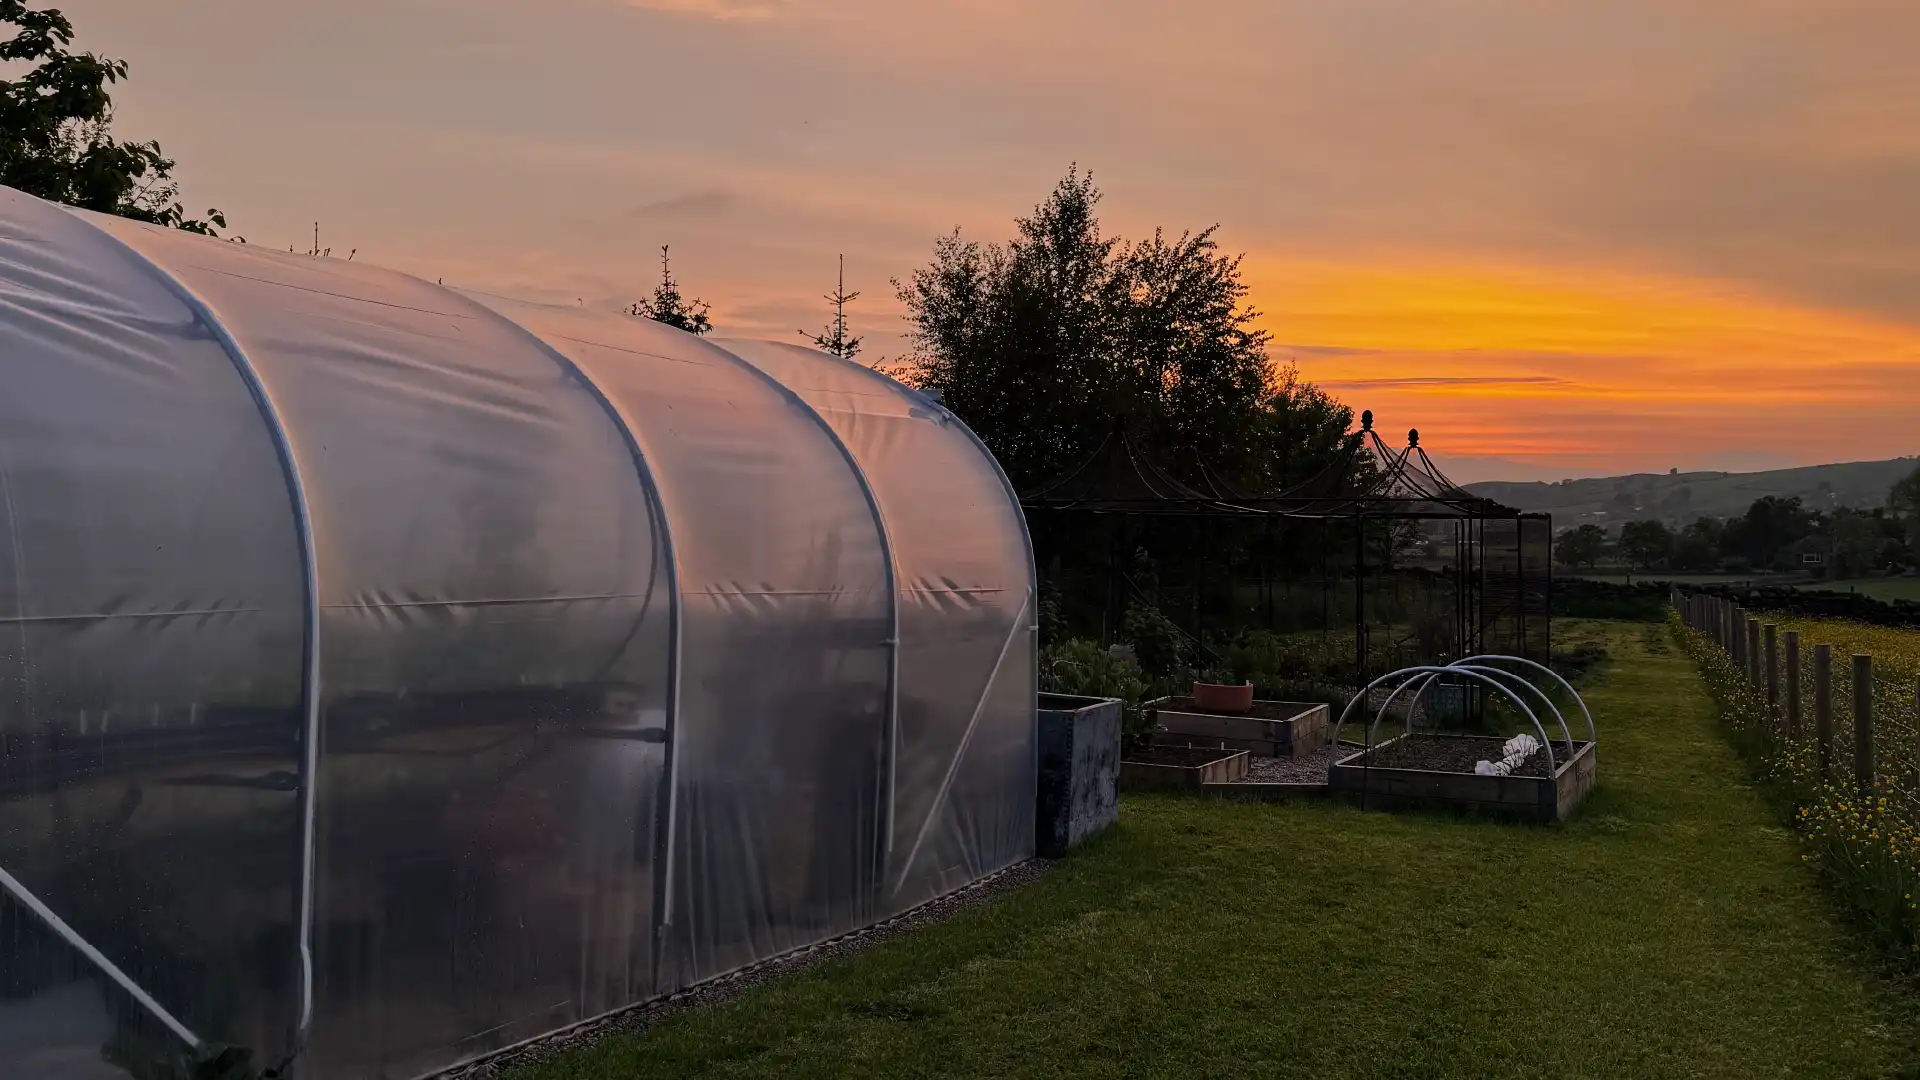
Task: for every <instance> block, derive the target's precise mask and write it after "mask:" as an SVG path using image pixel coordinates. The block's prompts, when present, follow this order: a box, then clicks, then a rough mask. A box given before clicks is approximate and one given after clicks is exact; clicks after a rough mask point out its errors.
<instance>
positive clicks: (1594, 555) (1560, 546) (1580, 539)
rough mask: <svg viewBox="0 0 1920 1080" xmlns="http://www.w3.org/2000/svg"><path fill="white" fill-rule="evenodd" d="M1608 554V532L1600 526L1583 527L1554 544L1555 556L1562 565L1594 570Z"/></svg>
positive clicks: (1565, 535)
mask: <svg viewBox="0 0 1920 1080" xmlns="http://www.w3.org/2000/svg"><path fill="white" fill-rule="evenodd" d="M1606 552H1607V531H1606V530H1605V529H1602V528H1601V527H1600V526H1598V525H1582V526H1580V527H1579V528H1577V529H1574V530H1572V531H1571V532H1568V533H1566V534H1564V535H1563V536H1561V537H1560V539H1558V540H1556V541H1555V542H1554V555H1555V557H1556V558H1558V559H1559V560H1560V563H1561V565H1563V566H1570V567H1586V568H1587V569H1589V570H1590V569H1592V568H1593V566H1594V564H1595V563H1598V562H1599V561H1600V556H1602V555H1604V554H1606Z"/></svg>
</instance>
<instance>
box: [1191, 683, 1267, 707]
mask: <svg viewBox="0 0 1920 1080" xmlns="http://www.w3.org/2000/svg"><path fill="white" fill-rule="evenodd" d="M1193 707H1194V708H1196V709H1200V710H1203V711H1205V712H1224V713H1243V712H1246V711H1247V710H1248V709H1251V708H1253V684H1252V683H1244V684H1242V685H1239V686H1231V685H1224V684H1221V683H1204V682H1197V683H1194V684H1193Z"/></svg>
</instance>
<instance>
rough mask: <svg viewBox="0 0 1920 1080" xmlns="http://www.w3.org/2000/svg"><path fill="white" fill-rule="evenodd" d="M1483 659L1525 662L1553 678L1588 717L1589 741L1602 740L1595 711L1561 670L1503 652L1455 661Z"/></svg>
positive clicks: (1467, 662)
mask: <svg viewBox="0 0 1920 1080" xmlns="http://www.w3.org/2000/svg"><path fill="white" fill-rule="evenodd" d="M1483 660H1501V661H1505V662H1507V663H1511V664H1525V665H1526V666H1528V667H1530V668H1532V669H1534V670H1535V671H1538V672H1540V673H1541V674H1542V675H1545V676H1546V677H1547V678H1549V679H1552V680H1553V681H1554V682H1557V683H1559V684H1560V689H1562V690H1565V691H1566V692H1567V693H1568V694H1570V695H1572V697H1573V703H1574V704H1575V705H1578V706H1580V715H1582V716H1584V717H1586V719H1587V741H1588V742H1590V743H1597V742H1599V741H1600V736H1599V735H1598V734H1597V733H1596V732H1595V731H1594V728H1593V713H1592V712H1590V711H1588V709H1587V699H1586V698H1583V697H1581V696H1580V691H1578V690H1575V689H1574V688H1573V684H1572V683H1570V682H1568V681H1567V680H1566V679H1565V678H1564V677H1563V676H1562V675H1561V674H1560V673H1559V672H1557V671H1555V670H1553V669H1552V668H1550V667H1548V666H1547V665H1545V664H1542V663H1540V662H1539V661H1537V660H1529V659H1527V658H1526V657H1524V656H1507V655H1505V654H1502V653H1481V654H1479V655H1478V656H1467V657H1462V658H1461V659H1459V660H1455V661H1454V663H1455V664H1477V663H1479V662H1481V661H1483ZM1449 666H1451V665H1449Z"/></svg>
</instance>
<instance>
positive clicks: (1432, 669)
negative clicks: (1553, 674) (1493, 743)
mask: <svg viewBox="0 0 1920 1080" xmlns="http://www.w3.org/2000/svg"><path fill="white" fill-rule="evenodd" d="M1445 672H1453V673H1454V674H1458V675H1465V676H1467V677H1468V678H1471V679H1476V680H1478V681H1480V682H1482V683H1485V684H1486V685H1488V686H1491V687H1493V688H1494V689H1495V690H1498V691H1500V692H1501V693H1502V694H1505V695H1506V696H1507V698H1508V700H1510V701H1512V702H1513V703H1514V704H1515V705H1518V706H1519V707H1520V711H1521V712H1522V713H1525V714H1526V717H1527V719H1528V720H1531V721H1532V722H1533V726H1534V729H1535V730H1536V731H1538V732H1539V733H1540V743H1541V747H1542V748H1543V749H1545V750H1546V752H1547V771H1548V772H1549V773H1552V772H1556V771H1558V769H1559V763H1558V762H1556V761H1555V760H1554V756H1553V743H1552V741H1551V740H1550V739H1548V738H1547V729H1546V727H1545V726H1543V725H1542V724H1541V723H1540V718H1539V717H1537V716H1535V715H1534V714H1533V710H1532V709H1531V708H1529V707H1528V706H1527V703H1526V702H1525V701H1524V700H1522V699H1521V697H1520V695H1518V694H1516V693H1514V692H1513V690H1512V689H1511V688H1509V687H1508V686H1507V685H1506V684H1505V683H1502V682H1500V681H1499V680H1498V679H1494V678H1492V677H1490V676H1487V675H1483V674H1481V673H1480V672H1478V671H1473V670H1469V669H1466V668H1452V667H1446V666H1444V665H1439V664H1416V665H1414V666H1413V667H1405V668H1401V669H1399V670H1398V671H1390V672H1388V673H1386V674H1385V675H1382V676H1380V677H1379V678H1377V679H1375V680H1373V681H1372V682H1370V683H1368V684H1367V685H1366V686H1364V687H1361V689H1360V692H1359V693H1357V694H1355V695H1354V696H1353V699H1352V700H1351V701H1349V702H1347V707H1346V708H1344V709H1342V710H1340V719H1339V721H1338V722H1336V723H1335V724H1334V725H1333V737H1332V742H1333V744H1334V745H1335V746H1338V745H1340V730H1341V728H1343V727H1345V726H1346V723H1347V717H1349V716H1351V715H1352V714H1353V707H1354V706H1355V705H1358V704H1359V703H1360V702H1362V701H1364V700H1365V699H1366V696H1367V695H1368V694H1369V693H1371V692H1372V691H1373V689H1374V688H1375V687H1377V686H1379V685H1380V684H1381V683H1384V682H1386V681H1387V680H1389V679H1392V678H1396V677H1398V678H1400V680H1401V681H1400V682H1399V683H1398V684H1396V685H1395V686H1394V688H1393V692H1392V693H1390V694H1388V695H1387V700H1386V702H1385V703H1384V704H1383V705H1382V706H1381V711H1382V712H1383V713H1384V712H1385V710H1386V708H1387V706H1389V705H1391V704H1393V699H1394V698H1396V697H1398V696H1400V691H1402V690H1404V689H1406V688H1407V687H1408V686H1409V685H1411V684H1412V682H1413V681H1414V680H1415V679H1417V678H1419V677H1420V676H1421V675H1425V674H1431V673H1445ZM1378 725H1379V721H1377V720H1376V721H1375V722H1374V726H1375V727H1377V726H1378ZM1366 748H1367V750H1368V751H1371V750H1372V749H1373V742H1372V728H1369V729H1368V742H1367V747H1366Z"/></svg>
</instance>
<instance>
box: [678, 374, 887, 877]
mask: <svg viewBox="0 0 1920 1080" xmlns="http://www.w3.org/2000/svg"><path fill="white" fill-rule="evenodd" d="M715 348H718V349H720V351H721V352H724V353H726V354H727V357H728V359H730V360H732V361H733V362H734V363H735V364H738V365H739V366H741V367H743V368H745V369H747V370H748V371H749V372H751V373H752V374H753V375H755V376H757V377H758V378H759V379H760V380H761V381H763V382H765V383H766V384H767V385H768V386H769V387H772V388H773V390H774V392H775V393H777V394H779V395H781V396H783V397H785V398H786V399H787V401H788V402H789V403H790V404H792V405H793V406H794V407H795V408H797V409H800V410H801V411H803V412H805V413H806V414H807V415H808V416H810V417H812V418H813V422H814V423H815V424H816V425H818V427H819V428H820V430H821V431H823V432H825V433H826V436H827V438H828V439H830V440H832V442H833V447H834V449H835V450H837V451H839V453H840V458H841V460H842V461H844V462H846V466H847V471H848V472H850V473H852V474H853V478H854V480H855V481H856V482H858V483H859V485H860V496H861V498H863V499H865V500H866V501H867V510H868V512H869V513H871V514H872V515H873V528H874V532H875V533H876V534H877V535H878V536H879V539H880V556H881V561H882V563H884V564H885V567H886V571H887V641H886V646H887V719H886V736H885V737H886V743H887V752H886V755H885V765H884V768H885V769H886V770H887V775H886V776H885V777H884V778H883V779H884V782H885V784H886V789H887V829H886V839H885V843H884V845H883V846H882V848H881V851H880V856H881V865H880V868H879V874H878V875H876V877H875V891H876V893H877V892H878V885H879V881H880V879H881V878H884V877H885V875H886V866H885V858H886V856H887V855H890V854H892V853H893V837H894V820H893V791H894V781H895V777H894V772H895V769H894V759H895V755H896V754H897V752H898V748H897V743H898V740H899V737H900V568H899V564H898V563H897V562H896V561H895V559H894V553H893V535H892V534H891V533H889V532H888V531H887V518H886V515H885V514H883V513H881V511H880V498H879V496H878V495H877V494H875V493H874V490H873V483H872V481H871V480H869V479H868V478H867V471H866V470H865V469H863V468H861V467H860V459H859V458H857V457H855V456H854V453H853V448H852V447H850V446H848V445H847V441H846V440H845V439H842V438H841V437H840V433H839V432H838V431H835V430H834V428H833V425H832V424H831V423H828V422H827V418H826V416H825V415H823V414H822V413H821V412H820V410H819V409H816V408H814V407H813V405H812V404H811V403H810V402H808V401H807V399H806V398H803V397H801V396H800V395H799V394H797V393H795V392H794V390H793V388H792V387H790V386H788V385H787V384H785V383H783V382H781V381H780V380H779V379H776V378H774V377H773V376H772V375H770V374H768V373H767V372H766V371H763V370H762V369H761V368H760V365H758V364H755V363H753V362H752V361H750V360H747V359H745V358H743V357H739V356H735V355H734V354H733V352H732V351H731V350H728V349H724V348H720V346H719V345H717V344H716V345H715ZM826 355H829V356H831V355H832V354H831V353H828V354H826ZM836 359H839V358H836Z"/></svg>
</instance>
